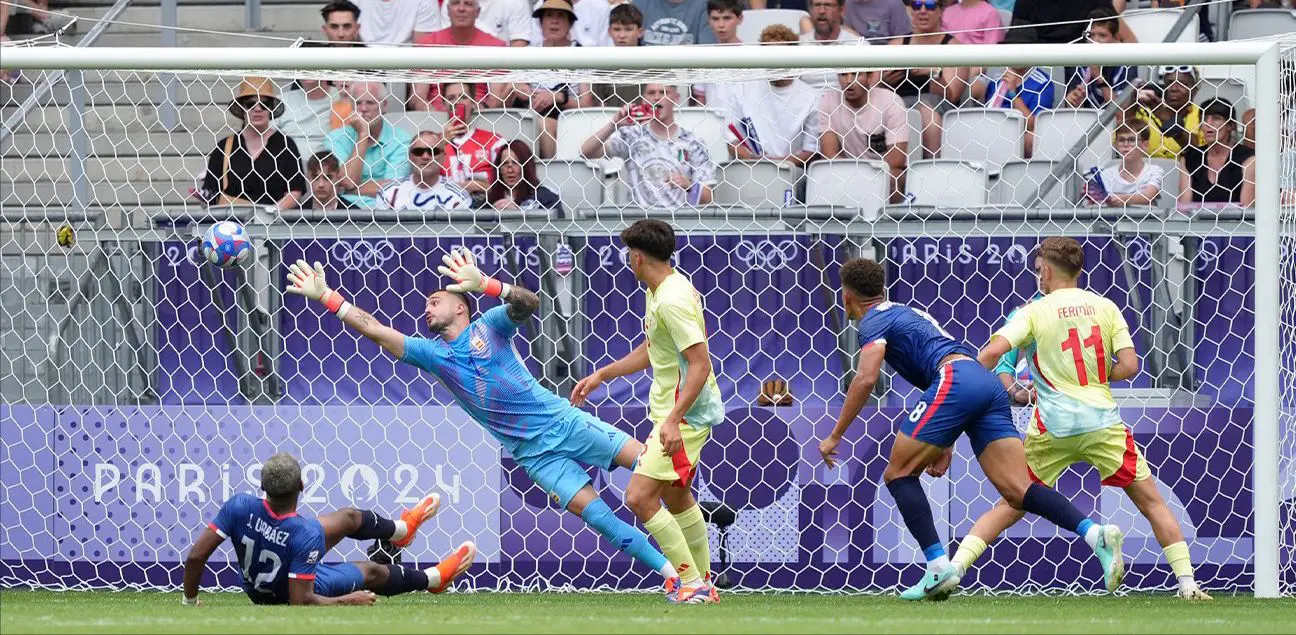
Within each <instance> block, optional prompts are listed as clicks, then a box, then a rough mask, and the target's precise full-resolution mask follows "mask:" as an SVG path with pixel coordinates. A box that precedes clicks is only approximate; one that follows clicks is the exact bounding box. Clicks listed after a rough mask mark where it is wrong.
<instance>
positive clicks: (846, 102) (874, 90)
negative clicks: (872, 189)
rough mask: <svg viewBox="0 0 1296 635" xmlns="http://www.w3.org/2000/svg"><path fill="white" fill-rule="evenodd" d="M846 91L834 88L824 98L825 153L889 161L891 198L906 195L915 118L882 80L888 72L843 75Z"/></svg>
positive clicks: (822, 150)
mask: <svg viewBox="0 0 1296 635" xmlns="http://www.w3.org/2000/svg"><path fill="white" fill-rule="evenodd" d="M837 78H838V81H839V82H840V85H841V90H840V91H837V90H828V91H825V92H824V94H823V97H822V99H821V100H820V102H819V113H818V114H819V128H820V129H822V130H823V133H822V134H821V135H820V137H819V152H820V154H822V155H823V156H825V157H827V158H829V159H841V158H852V159H867V160H871V161H885V162H886V164H887V167H888V168H890V170H891V202H893V203H899V202H900V200H901V198H902V197H903V196H904V183H905V181H904V178H905V168H906V167H907V166H908V162H909V116H908V114H906V112H905V106H904V102H903V101H901V99H900V96H899V95H897V94H896V93H895V91H893V90H891V89H890V88H887V87H886V86H884V85H882V84H881V80H882V73H880V72H877V71H870V72H867V73H841V74H840V75H838V76H837Z"/></svg>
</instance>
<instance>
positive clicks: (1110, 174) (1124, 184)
mask: <svg viewBox="0 0 1296 635" xmlns="http://www.w3.org/2000/svg"><path fill="white" fill-rule="evenodd" d="M1112 138H1113V140H1114V142H1115V146H1116V154H1118V155H1120V160H1119V161H1116V162H1114V163H1112V164H1111V165H1108V166H1107V167H1105V168H1103V169H1102V171H1101V172H1099V175H1101V177H1102V188H1101V189H1098V188H1094V187H1092V186H1091V187H1090V188H1089V197H1090V199H1091V200H1093V201H1094V202H1095V203H1097V204H1099V205H1102V206H1103V207H1129V206H1139V205H1155V204H1156V201H1157V198H1158V197H1160V196H1161V181H1162V180H1163V179H1164V178H1165V170H1164V169H1162V168H1161V166H1159V165H1153V164H1152V162H1151V161H1148V140H1149V139H1151V134H1150V133H1149V132H1148V129H1147V126H1145V125H1143V126H1137V127H1136V126H1134V125H1132V124H1124V125H1121V126H1119V127H1117V128H1116V133H1115V134H1114V135H1113V137H1112Z"/></svg>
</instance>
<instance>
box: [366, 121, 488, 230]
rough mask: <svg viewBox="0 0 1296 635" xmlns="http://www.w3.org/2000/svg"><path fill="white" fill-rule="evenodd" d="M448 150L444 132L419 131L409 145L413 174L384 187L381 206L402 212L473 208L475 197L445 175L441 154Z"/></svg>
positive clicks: (381, 194)
mask: <svg viewBox="0 0 1296 635" xmlns="http://www.w3.org/2000/svg"><path fill="white" fill-rule="evenodd" d="M445 151H446V150H445V142H444V141H442V139H441V135H440V134H438V133H436V132H432V131H430V130H424V131H422V132H419V133H418V135H416V136H415V137H414V140H413V141H411V142H410V144H409V150H408V153H409V166H410V173H409V174H408V175H407V176H406V177H405V178H403V179H399V180H397V181H395V182H392V183H389V184H388V185H387V186H386V187H384V188H383V189H382V192H380V193H379V195H378V208H379V209H389V210H396V211H400V212H407V211H415V210H417V211H426V212H434V211H449V210H456V209H469V208H471V207H472V196H471V195H470V194H468V192H467V191H466V190H464V189H463V188H461V187H459V186H458V185H455V184H454V183H452V182H450V180H449V179H443V178H441V163H440V157H441V156H443V155H445Z"/></svg>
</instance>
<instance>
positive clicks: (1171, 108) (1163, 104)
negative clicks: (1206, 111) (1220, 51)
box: [1122, 66, 1203, 159]
mask: <svg viewBox="0 0 1296 635" xmlns="http://www.w3.org/2000/svg"><path fill="white" fill-rule="evenodd" d="M1157 77H1158V78H1159V82H1158V83H1156V84H1150V85H1147V86H1144V87H1143V88H1142V89H1140V90H1139V92H1138V95H1137V102H1136V103H1135V104H1133V105H1132V106H1127V107H1126V108H1125V109H1123V110H1122V117H1123V119H1124V120H1126V121H1128V120H1129V119H1130V118H1131V117H1133V118H1137V119H1141V120H1143V122H1144V123H1146V124H1148V129H1149V131H1150V132H1151V135H1152V140H1151V145H1150V148H1151V150H1150V151H1151V153H1152V156H1153V157H1155V158H1158V159H1177V158H1179V154H1180V153H1181V152H1183V149H1184V148H1186V147H1188V146H1189V145H1192V144H1194V143H1195V144H1199V145H1200V144H1202V143H1203V140H1202V136H1201V132H1200V128H1201V120H1202V111H1201V108H1200V107H1198V106H1197V104H1194V103H1193V101H1192V98H1193V93H1195V92H1197V69H1195V68H1193V67H1191V66H1162V67H1160V68H1159V69H1158V70H1157Z"/></svg>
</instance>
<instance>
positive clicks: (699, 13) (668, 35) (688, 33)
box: [632, 0, 716, 46]
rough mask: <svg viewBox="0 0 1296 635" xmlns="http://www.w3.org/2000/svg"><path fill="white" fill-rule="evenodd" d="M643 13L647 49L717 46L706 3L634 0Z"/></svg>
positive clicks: (693, 0)
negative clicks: (674, 46) (691, 45)
mask: <svg viewBox="0 0 1296 635" xmlns="http://www.w3.org/2000/svg"><path fill="white" fill-rule="evenodd" d="M632 1H633V3H634V5H635V6H636V7H639V10H640V11H641V12H643V18H644V35H643V43H644V45H646V46H660V45H665V44H715V41H716V39H715V33H714V32H712V31H711V22H710V20H709V18H708V15H707V0H632Z"/></svg>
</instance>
